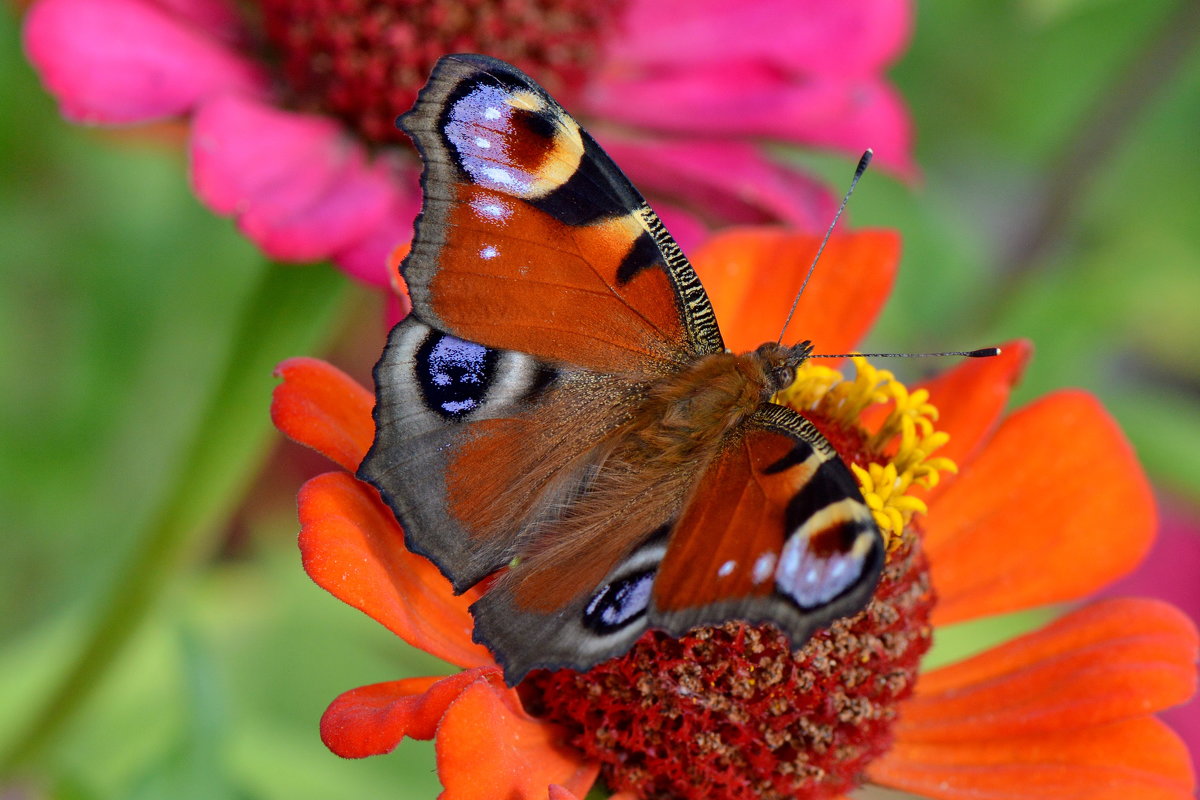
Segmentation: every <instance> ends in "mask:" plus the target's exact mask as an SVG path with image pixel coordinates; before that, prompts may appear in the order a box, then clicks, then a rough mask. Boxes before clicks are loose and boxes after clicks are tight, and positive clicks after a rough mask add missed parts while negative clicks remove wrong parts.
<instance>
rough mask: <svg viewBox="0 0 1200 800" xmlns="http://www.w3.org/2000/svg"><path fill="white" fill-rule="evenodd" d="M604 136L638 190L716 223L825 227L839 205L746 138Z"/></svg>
mask: <svg viewBox="0 0 1200 800" xmlns="http://www.w3.org/2000/svg"><path fill="white" fill-rule="evenodd" d="M602 139H603V141H602V144H603V145H604V149H605V150H607V151H608V153H609V155H611V156H612V157H613V160H614V161H616V162H617V163H618V164H620V165H621V169H623V170H625V171H626V172H627V173H628V174H629V177H630V179H631V180H632V181H633V183H634V185H635V186H637V187H638V188H639V189H641V190H643V191H645V192H647V193H654V194H656V195H658V196H660V197H663V196H665V197H667V198H669V199H670V200H671V201H672V202H676V203H678V204H679V205H680V206H682V207H683V208H684V209H686V210H688V211H691V212H693V213H697V214H699V215H700V216H702V217H705V218H707V219H711V220H712V221H713V222H717V221H719V222H722V223H725V224H730V223H732V224H761V223H767V222H783V223H785V224H787V225H791V226H794V227H796V228H799V229H801V230H803V231H809V232H814V231H818V230H821V231H823V230H825V228H826V226H828V225H829V221H830V220H831V219H833V212H834V209H835V208H836V207H837V206H836V200H835V199H834V197H833V196H832V195H831V194H829V192H828V191H827V190H826V189H825V188H824V187H823V186H822V185H820V184H819V183H817V182H816V181H814V180H811V179H809V178H807V177H805V176H804V175H801V174H800V173H798V172H796V171H795V170H793V169H791V168H789V167H786V166H784V165H782V164H776V163H773V162H771V161H769V160H768V159H767V158H766V157H765V156H763V155H762V153H760V152H759V151H758V149H757V148H755V147H753V146H752V145H749V144H746V143H743V142H723V141H720V142H719V141H696V140H667V139H658V140H636V141H635V140H632V139H626V138H619V137H615V136H612V135H607V136H603V137H602Z"/></svg>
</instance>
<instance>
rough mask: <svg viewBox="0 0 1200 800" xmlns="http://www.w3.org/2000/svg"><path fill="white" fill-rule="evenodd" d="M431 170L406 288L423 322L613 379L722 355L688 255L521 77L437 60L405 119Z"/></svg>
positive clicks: (586, 139) (476, 62)
mask: <svg viewBox="0 0 1200 800" xmlns="http://www.w3.org/2000/svg"><path fill="white" fill-rule="evenodd" d="M400 124H401V126H402V127H403V128H404V130H405V131H407V132H408V133H409V135H410V136H412V138H413V140H414V141H415V142H416V144H417V146H418V148H419V149H420V151H421V153H422V157H423V159H424V161H425V172H424V175H423V178H422V185H423V188H424V191H425V202H424V206H423V208H422V214H421V217H420V219H419V220H418V222H417V227H416V238H415V240H414V243H413V248H412V251H411V254H410V255H409V257H408V259H407V261H406V262H405V264H404V267H403V269H404V277H405V280H406V281H407V283H408V286H409V290H410V292H411V294H412V300H413V307H414V310H415V312H416V314H417V315H418V316H420V317H421V318H422V319H423V320H424V321H425V322H427V323H429V324H430V325H432V326H434V327H436V328H440V329H442V330H445V331H448V332H450V333H453V334H455V335H456V336H458V337H460V338H463V339H468V340H471V341H477V342H481V343H483V344H486V345H488V346H490V347H495V348H500V349H507V350H520V351H522V352H526V353H531V354H533V355H536V356H538V357H540V358H543V359H545V360H548V361H553V362H561V363H567V364H572V365H576V366H580V367H585V368H588V369H592V370H596V371H599V372H605V373H618V372H627V371H630V370H649V371H659V370H661V369H663V365H664V364H678V363H681V362H684V361H686V360H689V359H690V358H694V357H695V356H697V355H701V354H704V353H713V352H720V350H721V349H722V343H721V337H720V333H719V331H718V329H717V326H716V322H715V319H714V317H713V312H712V307H711V305H710V304H709V302H708V298H707V296H706V295H705V294H704V289H703V287H702V286H701V285H700V282H699V280H698V279H697V278H696V275H695V272H694V271H693V270H692V268H691V266H690V265H689V264H688V262H687V259H686V258H685V257H684V256H683V254H682V253H681V252H680V250H679V247H678V245H676V244H675V241H674V240H673V239H672V238H671V237H670V235H669V234H668V233H667V231H666V230H665V229H664V228H663V226H662V223H661V222H660V221H659V220H658V217H657V216H656V215H655V214H654V212H653V211H651V210H650V209H649V207H648V206H647V205H646V203H645V201H644V200H643V199H642V197H641V195H640V194H638V192H637V190H636V189H634V188H633V186H632V185H631V184H630V183H629V181H628V179H626V178H625V176H624V175H623V174H622V173H621V171H620V170H619V169H618V168H617V166H616V165H615V164H613V162H612V161H611V159H609V158H608V156H607V155H605V153H604V151H603V150H601V149H600V147H599V146H598V145H597V144H596V142H595V141H594V140H593V139H592V138H591V137H590V136H589V135H588V134H587V133H586V132H584V131H583V130H582V129H581V128H580V127H579V125H578V124H577V123H576V122H575V120H573V119H572V118H571V117H570V116H569V115H568V114H567V113H566V112H565V111H563V109H562V108H561V107H560V106H559V105H558V104H557V103H556V102H555V101H554V100H553V99H552V98H551V97H550V96H549V95H548V94H546V92H545V91H544V90H543V89H542V88H541V87H540V86H538V85H537V84H536V83H535V82H533V81H532V80H531V79H530V78H528V77H527V76H525V75H524V74H523V73H521V72H520V71H518V70H516V69H514V68H513V67H511V66H509V65H507V64H505V63H503V62H501V61H497V60H495V59H492V58H487V57H485V56H477V55H457V56H449V57H446V58H444V59H442V60H441V61H439V62H438V65H437V67H436V68H435V69H434V72H433V75H432V77H431V78H430V80H429V83H428V84H427V85H426V87H425V88H424V89H423V90H422V91H421V94H420V97H419V98H418V100H417V104H416V106H415V107H414V108H413V110H412V111H410V112H409V113H408V114H405V115H404V116H403V117H402V118H401V120H400Z"/></svg>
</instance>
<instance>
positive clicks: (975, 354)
mask: <svg viewBox="0 0 1200 800" xmlns="http://www.w3.org/2000/svg"><path fill="white" fill-rule="evenodd" d="M998 355H1000V348H999V347H981V348H979V349H978V350H955V351H953V352H949V353H813V354H812V355H810V356H809V358H853V357H854V356H863V357H864V358H936V357H938V356H963V357H964V358H991V357H992V356H998Z"/></svg>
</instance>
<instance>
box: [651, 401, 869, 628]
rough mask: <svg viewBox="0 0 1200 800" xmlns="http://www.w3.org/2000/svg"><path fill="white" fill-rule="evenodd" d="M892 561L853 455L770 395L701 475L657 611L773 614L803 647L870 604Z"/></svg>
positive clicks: (676, 618)
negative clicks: (840, 451)
mask: <svg viewBox="0 0 1200 800" xmlns="http://www.w3.org/2000/svg"><path fill="white" fill-rule="evenodd" d="M713 530H719V531H721V532H722V535H721V536H719V537H717V536H713V535H711V532H712V531H713ZM883 561H884V545H883V539H882V536H881V535H880V533H879V529H878V527H877V526H876V524H875V521H874V519H873V517H872V515H871V512H870V510H869V509H868V508H867V505H866V504H865V503H864V502H863V498H862V492H861V491H860V490H859V488H858V482H857V480H855V478H854V476H853V474H852V473H851V472H850V470H849V469H848V468H847V467H846V465H845V463H843V462H842V460H841V459H840V458H838V456H837V454H836V452H834V450H833V447H832V446H831V445H830V444H829V442H828V441H827V440H826V439H825V437H824V436H822V435H821V434H820V432H819V431H817V429H816V427H815V426H814V425H813V424H812V423H811V422H809V421H808V420H806V419H804V418H803V417H802V416H800V415H799V414H796V413H795V412H793V411H791V410H790V409H788V408H785V407H783V406H778V405H773V404H769V403H768V404H765V405H764V406H762V408H760V409H759V411H758V413H757V414H756V415H755V416H754V417H753V418H752V420H751V424H750V426H749V429H748V430H747V431H746V433H745V434H744V436H742V437H741V438H740V440H738V441H737V442H736V444H733V445H732V446H730V447H728V448H727V449H726V450H725V452H724V453H723V454H722V455H721V457H720V458H719V459H718V460H717V462H716V463H715V464H714V465H713V466H712V467H711V468H710V469H709V470H708V471H707V472H706V473H705V475H704V476H703V477H702V478H701V479H700V482H699V483H698V485H697V487H696V491H695V493H694V494H693V496H692V497H691V499H690V501H689V502H688V504H687V506H686V507H685V509H684V512H683V515H682V517H681V518H680V520H679V522H678V523H677V524H676V525H675V527H674V529H673V530H672V532H671V538H670V540H669V547H668V549H667V551H666V556H665V558H664V560H663V562H662V565H661V566H660V567H659V570H658V573H657V575H656V577H655V580H654V588H653V595H652V599H651V604H650V608H649V618H650V620H651V621H652V623H653V624H654V625H655V626H656V627H661V628H663V629H664V630H667V631H670V632H673V633H682V632H684V631H686V630H687V629H689V628H692V627H694V626H696V625H704V624H709V625H711V624H717V623H719V622H720V621H723V620H728V619H742V620H748V621H752V622H772V623H774V624H775V625H777V626H778V627H779V628H780V629H781V630H782V631H783V632H784V633H785V634H787V636H788V638H789V639H791V641H792V644H793V645H794V646H796V647H799V646H800V645H801V644H803V643H804V642H805V641H806V640H807V639H808V637H809V636H810V635H811V634H812V632H813V631H814V630H816V629H817V628H819V627H822V626H824V625H825V624H827V623H829V622H830V621H831V620H834V619H837V618H839V617H844V616H847V615H850V614H854V613H856V612H857V611H859V610H860V609H862V608H863V607H864V606H865V605H866V604H867V602H868V601H869V600H870V598H871V594H872V592H873V591H874V589H875V584H876V582H877V580H878V578H879V574H880V572H881V570H882V569H883Z"/></svg>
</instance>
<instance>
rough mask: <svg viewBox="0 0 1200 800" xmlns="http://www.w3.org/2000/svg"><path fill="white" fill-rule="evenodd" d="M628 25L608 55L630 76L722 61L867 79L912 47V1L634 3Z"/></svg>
mask: <svg viewBox="0 0 1200 800" xmlns="http://www.w3.org/2000/svg"><path fill="white" fill-rule="evenodd" d="M623 22H624V25H623V29H622V32H621V35H620V36H613V37H611V38H610V40H609V41H608V42H607V43H606V44H607V48H606V54H607V55H608V57H609V59H610V62H612V63H613V65H614V67H617V68H620V69H621V70H623V71H626V72H628V71H634V70H638V69H639V68H641V69H642V70H646V68H647V67H649V66H650V65H660V66H661V65H668V66H671V67H680V68H688V67H695V66H702V65H705V64H712V63H713V62H714V61H717V60H720V61H722V62H735V61H766V62H769V63H772V64H775V65H777V66H780V67H785V68H787V69H789V70H793V71H803V72H823V73H826V74H839V75H850V74H856V75H865V74H868V73H870V72H873V71H875V70H878V69H880V68H881V67H882V66H883V65H884V64H887V63H888V62H890V61H891V60H892V59H894V58H895V57H896V56H897V55H898V54H899V53H900V52H901V51H902V50H903V49H904V47H905V45H907V43H908V39H909V36H910V34H911V32H912V8H911V3H909V2H907V0H855V1H854V2H850V3H836V2H834V3H831V2H828V0H756V2H753V3H748V2H745V0H633V2H631V3H630V6H629V9H628V11H626V13H625V17H624V19H623ZM664 32H667V33H669V35H664ZM647 71H648V70H647Z"/></svg>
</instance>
